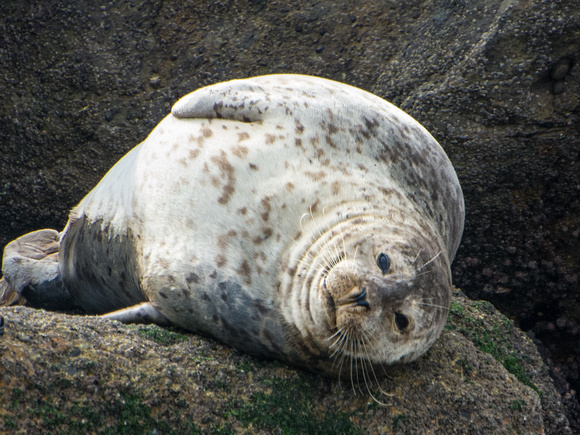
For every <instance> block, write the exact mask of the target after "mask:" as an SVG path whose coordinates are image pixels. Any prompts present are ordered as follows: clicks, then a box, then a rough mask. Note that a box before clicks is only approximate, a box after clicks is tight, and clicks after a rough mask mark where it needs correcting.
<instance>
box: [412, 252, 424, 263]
mask: <svg viewBox="0 0 580 435" xmlns="http://www.w3.org/2000/svg"><path fill="white" fill-rule="evenodd" d="M421 251H422V250H421V249H419V252H417V256H416V257H415V259H414V260H413V261H411V264H415V261H417V258H419V255H421Z"/></svg>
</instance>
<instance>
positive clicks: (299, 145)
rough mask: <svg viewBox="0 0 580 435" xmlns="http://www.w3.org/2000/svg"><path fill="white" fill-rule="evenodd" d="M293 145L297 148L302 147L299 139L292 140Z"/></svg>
mask: <svg viewBox="0 0 580 435" xmlns="http://www.w3.org/2000/svg"><path fill="white" fill-rule="evenodd" d="M294 144H295V145H296V146H297V147H301V146H302V139H300V138H299V137H297V138H296V139H294Z"/></svg>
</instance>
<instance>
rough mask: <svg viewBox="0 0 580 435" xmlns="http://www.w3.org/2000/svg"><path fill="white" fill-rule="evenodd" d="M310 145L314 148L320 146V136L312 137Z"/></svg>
mask: <svg viewBox="0 0 580 435" xmlns="http://www.w3.org/2000/svg"><path fill="white" fill-rule="evenodd" d="M310 143H311V144H312V146H316V145H318V144H319V143H320V139H319V138H318V135H316V136H312V137H311V138H310Z"/></svg>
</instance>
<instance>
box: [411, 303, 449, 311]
mask: <svg viewBox="0 0 580 435" xmlns="http://www.w3.org/2000/svg"><path fill="white" fill-rule="evenodd" d="M416 304H417V305H425V306H426V307H435V308H441V309H443V310H446V311H449V308H448V307H444V306H443V305H435V304H426V303H424V302H416Z"/></svg>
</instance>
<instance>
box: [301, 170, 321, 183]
mask: <svg viewBox="0 0 580 435" xmlns="http://www.w3.org/2000/svg"><path fill="white" fill-rule="evenodd" d="M304 174H305V175H306V176H307V177H309V178H311V179H312V180H313V181H319V180H321V179H323V178H324V177H326V173H325V172H324V171H318V172H311V171H305V172H304Z"/></svg>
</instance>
